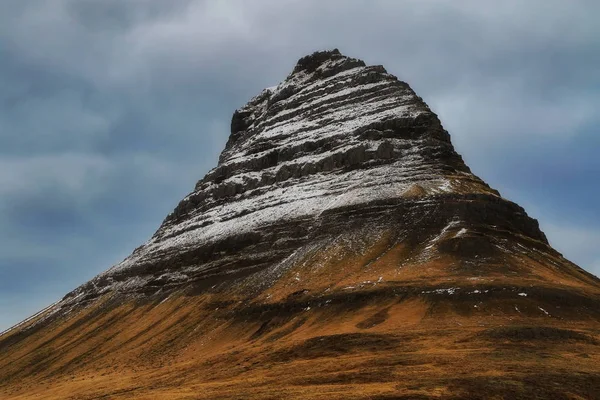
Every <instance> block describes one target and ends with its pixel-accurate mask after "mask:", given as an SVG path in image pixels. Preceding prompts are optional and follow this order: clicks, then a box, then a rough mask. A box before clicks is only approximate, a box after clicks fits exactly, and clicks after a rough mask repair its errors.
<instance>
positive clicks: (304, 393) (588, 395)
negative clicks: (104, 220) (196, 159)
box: [0, 50, 600, 399]
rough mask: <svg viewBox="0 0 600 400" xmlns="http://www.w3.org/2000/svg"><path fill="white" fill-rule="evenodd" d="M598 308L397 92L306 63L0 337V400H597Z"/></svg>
mask: <svg viewBox="0 0 600 400" xmlns="http://www.w3.org/2000/svg"><path fill="white" fill-rule="evenodd" d="M599 300H600V281H599V280H598V279H597V278H596V277H594V276H593V275H591V274H588V273H587V272H585V271H584V270H582V269H581V268H579V267H578V266H576V265H574V264H572V263H571V262H569V261H567V260H566V259H565V258H563V257H562V255H561V254H559V253H558V252H557V251H555V250H554V249H553V248H552V247H551V246H550V245H549V243H548V241H547V239H546V237H545V235H544V233H543V232H542V231H541V230H540V229H539V225H538V223H537V221H536V220H534V219H532V218H531V217H529V216H528V215H527V214H526V212H525V211H524V210H523V209H522V208H521V207H519V206H518V205H517V204H515V203H513V202H511V201H509V200H507V199H505V198H503V197H502V196H501V195H500V194H499V193H498V192H497V191H496V190H494V189H492V188H491V187H489V186H488V185H487V184H486V183H485V182H484V181H482V180H481V179H480V178H478V177H477V176H475V175H474V174H473V173H472V172H471V171H470V169H469V168H468V167H467V166H466V165H465V163H464V161H463V159H462V158H461V156H460V155H458V154H457V153H456V152H455V150H454V148H453V146H452V143H451V141H450V136H449V134H448V132H446V131H445V130H444V128H443V127H442V125H441V123H440V121H439V119H438V118H437V116H436V115H435V114H434V113H433V112H432V111H431V110H430V108H429V107H428V106H427V104H425V103H424V101H423V100H422V99H421V98H420V97H419V96H417V95H416V94H415V92H414V91H413V90H412V89H411V88H410V87H409V85H408V84H406V83H405V82H402V81H399V80H398V79H397V78H396V77H395V76H393V75H391V74H389V73H387V72H386V70H385V69H384V68H383V67H382V66H367V65H365V63H364V62H363V61H361V60H358V59H354V58H350V57H346V56H344V55H342V54H341V53H340V52H339V51H338V50H333V51H324V52H316V53H314V54H312V55H309V56H306V57H303V58H301V59H300V60H299V61H298V63H297V64H296V66H295V68H294V69H293V71H292V72H291V73H290V75H289V76H288V77H287V78H286V79H285V80H284V81H283V82H282V83H280V84H279V85H277V86H275V87H272V88H268V89H265V90H263V91H262V92H261V93H260V94H259V95H258V96H256V97H254V98H253V99H251V100H250V102H248V104H246V105H245V106H244V107H242V108H240V109H239V110H237V111H235V113H234V114H233V118H232V121H231V135H230V137H229V140H228V142H227V144H226V147H225V149H224V150H223V152H222V153H221V156H220V158H219V163H218V165H217V166H216V168H214V169H213V170H211V171H209V172H208V174H207V175H206V176H205V177H204V178H202V179H201V180H200V181H199V182H198V183H197V184H196V186H195V188H194V190H193V191H192V192H191V193H190V194H189V195H188V196H186V197H185V198H184V199H183V200H181V202H180V203H179V204H178V205H177V207H176V208H175V210H174V211H173V212H172V213H171V214H169V215H168V216H167V217H166V218H165V220H164V221H163V223H162V225H161V226H160V227H159V229H158V230H157V231H156V233H155V234H154V235H153V236H152V238H151V239H150V240H149V241H148V242H146V243H145V244H143V245H142V246H140V247H138V248H137V249H135V250H134V251H133V253H132V254H131V255H130V256H129V257H127V258H126V259H125V260H124V261H123V262H121V263H120V264H118V265H115V266H113V267H112V268H110V269H109V270H107V271H106V272H104V273H102V274H100V275H98V276H97V277H96V278H94V279H92V280H91V281H90V282H88V283H86V284H84V285H82V286H80V287H79V288H77V289H75V290H74V291H72V292H71V293H69V294H67V295H66V296H65V297H64V298H63V299H62V300H61V301H59V302H58V303H56V304H53V305H51V306H50V307H48V308H47V309H45V310H43V311H42V312H40V313H38V314H36V315H35V316H33V317H32V318H30V319H28V320H26V321H24V322H23V323H21V324H19V325H17V326H16V327H14V328H12V329H10V330H9V331H7V332H5V333H3V334H2V335H1V336H0V354H1V355H0V397H1V398H3V399H4V398H6V399H12V398H15V399H26V398H55V399H64V398H70V399H100V398H103V399H115V398H136V399H165V398H167V399H171V398H172V399H175V398H177V399H239V398H244V399H252V398H256V399H284V398H285V399H425V398H440V399H463V398H464V399H478V398H481V399H483V398H498V399H501V398H506V399H532V398H537V399H592V398H600V367H599V365H600V302H599Z"/></svg>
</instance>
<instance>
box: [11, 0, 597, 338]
mask: <svg viewBox="0 0 600 400" xmlns="http://www.w3.org/2000/svg"><path fill="white" fill-rule="evenodd" d="M598 15H600V2H598V1H596V0H590V1H584V0H569V1H565V0H539V1H538V0H528V1H526V2H525V1H521V0H507V1H502V2H496V1H481V0H473V1H470V0H462V1H459V0H447V1H443V0H414V1H412V0H389V1H385V0H381V1H376V0H375V1H374V0H364V1H362V0H339V1H336V0H329V1H323V0H314V1H310V0H252V1H246V0H239V1H238V0H227V1H217V0H170V1H165V0H6V1H2V2H0V330H2V329H3V328H7V327H8V326H10V325H12V324H14V323H16V322H18V321H19V320H21V319H23V318H25V317H27V316H28V315H30V314H32V313H34V312H36V311H38V310H39V309H41V308H43V307H44V306H46V305H48V304H50V303H52V302H54V301H56V300H58V299H59V298H60V297H62V296H63V295H64V294H65V293H66V292H68V291H70V290H71V289H73V288H75V287H76V286H78V285H79V284H81V283H83V282H85V281H87V280H88V279H90V278H92V277H93V276H94V275H96V274H97V273H99V272H101V271H103V270H105V269H107V268H108V267H110V266H111V265H112V264H114V263H116V262H118V261H120V260H121V259H123V258H124V257H125V256H127V255H128V254H129V252H130V251H131V250H132V249H133V248H135V247H136V246H137V245H139V244H141V243H142V242H144V241H145V240H146V239H148V238H149V237H150V236H151V234H152V233H153V232H154V230H155V229H156V228H157V227H158V226H159V224H160V223H161V221H162V219H163V218H164V217H165V216H166V215H167V213H168V212H170V211H171V210H172V209H173V208H174V207H175V205H176V204H177V202H178V201H179V200H180V199H181V198H182V197H183V196H184V195H185V194H186V193H187V192H189V191H190V190H191V189H192V188H193V186H194V184H195V182H196V180H198V179H200V178H201V177H202V176H203V175H204V173H206V172H207V171H208V170H209V169H210V168H211V167H212V166H214V165H215V163H216V160H217V157H218V153H219V152H220V150H221V149H222V147H223V146H224V144H225V141H226V140H227V136H228V134H229V122H230V119H231V114H232V113H233V111H234V110H235V109H236V108H238V107H240V106H242V105H243V104H244V103H245V102H246V101H247V100H248V99H249V98H251V97H252V96H253V95H255V94H257V93H258V92H259V91H260V90H261V89H262V88H264V87H267V86H272V85H275V84H277V83H278V82H279V81H281V80H282V79H283V78H285V76H286V75H287V74H288V73H289V72H290V71H291V69H292V68H293V66H294V65H295V62H296V61H297V59H298V58H300V57H302V56H303V55H306V54H308V53H311V52H313V51H315V50H320V49H331V48H335V47H337V48H339V49H340V50H341V51H342V53H344V54H346V55H349V56H352V57H357V58H361V59H364V60H365V61H366V62H367V63H368V64H383V65H385V67H386V68H387V70H388V71H389V72H391V73H393V74H395V75H397V76H398V77H399V78H400V79H402V80H404V81H406V82H408V83H409V84H410V85H411V86H412V87H413V88H414V89H415V90H416V92H417V93H418V94H419V95H420V96H421V97H423V98H424V99H425V101H426V102H427V103H428V104H429V105H430V106H431V108H432V109H433V110H434V111H435V112H436V113H437V114H438V115H439V116H440V118H441V120H442V122H443V123H444V125H445V127H446V129H448V131H449V132H450V134H451V135H452V138H453V141H454V144H455V146H456V148H457V150H458V151H459V152H460V153H461V154H463V156H464V158H465V160H466V161H467V163H468V164H469V165H470V166H471V168H472V169H473V171H474V172H475V173H476V174H477V175H479V176H480V177H482V178H483V179H485V180H486V181H487V182H488V183H490V184H491V185H492V186H494V187H495V188H497V189H498V190H500V192H501V193H502V194H503V195H504V196H505V197H507V198H509V199H511V200H513V201H516V202H517V203H519V204H521V205H522V206H524V207H525V208H526V210H527V211H528V212H529V214H530V215H532V216H533V217H535V218H537V219H539V220H540V224H541V227H542V229H543V230H544V231H545V232H546V233H547V235H548V237H549V239H550V241H551V243H552V244H553V245H554V246H555V247H556V248H557V249H558V250H559V251H561V252H563V253H564V254H565V255H566V256H567V257H568V258H570V259H571V260H573V261H575V262H577V263H578V264H580V265H581V266H582V267H584V268H585V269H587V270H588V271H591V272H593V273H595V274H597V275H600V206H599V205H598V204H599V202H598V197H599V195H600V184H599V180H600V156H599V153H600V132H599V128H600V112H598V105H599V104H600V27H599V26H598V23H597V22H598V21H597V18H598Z"/></svg>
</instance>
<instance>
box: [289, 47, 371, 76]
mask: <svg viewBox="0 0 600 400" xmlns="http://www.w3.org/2000/svg"><path fill="white" fill-rule="evenodd" d="M356 66H362V67H364V66H365V63H364V61H362V60H358V59H355V58H349V57H346V56H344V55H343V54H342V53H340V51H339V50H338V49H333V50H324V51H316V52H314V53H312V54H309V55H307V56H304V57H302V58H300V59H299V60H298V63H297V64H296V66H295V67H294V70H293V71H292V74H297V73H300V72H304V73H307V74H310V73H314V72H315V71H317V70H319V69H320V70H321V71H322V72H326V71H330V70H332V69H335V70H337V71H343V70H344V69H349V68H353V67H356Z"/></svg>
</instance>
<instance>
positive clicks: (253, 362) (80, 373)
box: [0, 239, 600, 400]
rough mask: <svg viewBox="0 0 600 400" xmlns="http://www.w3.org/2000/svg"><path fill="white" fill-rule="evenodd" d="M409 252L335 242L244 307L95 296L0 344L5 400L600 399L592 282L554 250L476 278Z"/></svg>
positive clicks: (596, 295) (233, 299)
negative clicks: (354, 249) (360, 250)
mask: <svg viewBox="0 0 600 400" xmlns="http://www.w3.org/2000/svg"><path fill="white" fill-rule="evenodd" d="M406 251H407V250H406V249H404V248H403V246H402V245H400V244H392V245H390V243H388V242H386V240H385V239H382V240H381V241H380V242H378V243H376V244H375V245H373V246H372V247H371V248H370V249H369V250H368V251H367V252H365V253H364V254H362V255H360V256H357V255H356V254H354V255H352V254H347V251H346V250H345V249H343V248H341V247H340V248H336V247H331V248H329V249H328V251H327V252H326V253H324V252H320V253H318V254H312V255H309V256H307V259H306V260H304V262H302V263H299V264H298V266H297V267H295V268H292V269H290V270H289V271H288V273H287V274H286V275H285V276H284V277H283V278H281V279H279V280H278V281H277V282H276V283H275V284H274V285H273V286H271V287H269V288H268V289H266V290H265V291H263V292H261V293H260V294H259V295H256V296H254V297H252V298H249V297H247V296H244V293H245V287H244V285H243V284H241V285H239V286H237V287H235V288H232V289H230V290H229V291H225V292H215V293H211V292H205V293H200V294H198V293H189V292H186V291H184V290H181V291H179V292H174V293H171V294H170V295H169V296H168V297H166V296H162V297H161V296H158V297H157V296H155V297H149V298H145V299H137V300H136V299H130V300H127V301H123V302H115V301H114V300H111V299H109V298H108V297H106V298H103V299H99V300H97V301H95V302H94V303H92V304H91V305H89V306H88V307H87V308H85V309H83V310H80V311H78V312H76V313H73V314H72V315H69V316H67V317H65V318H62V319H59V320H56V321H53V322H52V323H50V324H41V325H40V326H41V327H33V328H31V329H29V330H23V329H17V330H14V331H12V332H9V333H8V334H6V335H4V336H3V337H0V398H1V399H7V400H8V399H89V400H91V399H381V400H383V399H426V398H427V399H429V398H440V399H595V398H600V304H599V301H598V300H599V299H600V286H599V285H598V281H597V280H596V279H595V278H593V277H591V276H589V275H588V274H585V273H583V272H581V270H579V269H578V268H577V267H575V266H573V265H572V264H569V263H568V262H567V261H566V260H564V259H562V258H561V257H560V256H558V255H556V256H554V257H555V259H554V260H550V261H553V263H549V262H548V260H542V259H539V260H536V258H535V257H527V258H523V257H521V258H519V257H516V256H515V257H513V258H511V259H510V260H509V259H506V260H505V261H506V263H504V264H503V265H493V264H490V265H487V266H486V267H485V269H481V268H480V269H479V270H477V271H474V270H472V268H473V267H468V266H463V265H461V262H459V261H458V260H455V259H452V258H450V257H441V258H437V259H436V260H435V261H431V262H425V263H423V262H418V260H413V262H411V261H410V259H407V257H406ZM557 265H558V266H560V268H559V267H557ZM467 269H468V270H467ZM511 271H513V272H514V273H511ZM452 288H454V289H452ZM519 293H525V294H527V296H523V295H519Z"/></svg>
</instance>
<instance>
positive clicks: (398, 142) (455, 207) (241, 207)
mask: <svg viewBox="0 0 600 400" xmlns="http://www.w3.org/2000/svg"><path fill="white" fill-rule="evenodd" d="M415 221H419V223H418V225H419V226H415ZM450 222H453V231H456V232H458V231H459V230H460V229H462V228H468V227H473V226H478V227H486V228H488V229H490V228H491V227H492V226H494V227H495V228H494V229H496V230H510V231H511V232H513V233H516V234H519V235H524V236H526V237H529V238H531V239H534V240H538V241H540V242H543V243H545V242H546V239H545V238H544V235H543V234H542V233H541V232H540V231H539V229H538V227H537V223H536V222H535V221H534V220H532V219H530V218H529V217H527V216H526V214H525V213H524V211H523V210H522V209H520V208H519V207H518V206H516V205H514V204H513V203H510V202H508V201H506V200H504V199H502V198H500V197H499V194H498V193H497V192H496V191H495V190H493V189H491V188H490V187H488V186H487V185H486V184H485V183H484V182H483V181H481V180H480V179H479V178H477V177H476V176H474V175H473V174H472V173H471V172H470V170H469V168H468V167H467V166H466V165H465V164H464V162H463V160H462V158H461V157H460V156H459V155H458V154H457V153H456V152H455V151H454V149H453V147H452V144H451V142H450V137H449V135H448V133H447V132H446V131H445V130H444V129H443V127H442V125H441V124H440V121H439V120H438V118H437V116H436V115H435V114H434V113H433V112H432V111H431V110H430V109H429V107H428V106H427V105H426V104H425V103H424V102H423V101H422V99H421V98H420V97H418V96H417V95H416V94H415V93H414V92H413V91H412V89H411V88H410V87H409V86H408V84H406V83H404V82H401V81H399V80H398V79H397V78H396V77H395V76H393V75H390V74H388V73H387V72H386V71H385V69H384V68H383V67H382V66H366V65H365V63H364V62H363V61H361V60H357V59H353V58H348V57H345V56H343V55H341V54H340V53H339V51H337V50H334V51H329V52H318V53H315V54H313V55H310V56H307V57H304V58H302V59H300V60H299V61H298V64H297V65H296V67H295V68H294V70H293V72H292V73H291V74H290V75H289V76H288V77H287V79H286V80H285V81H284V82H282V83H281V84H279V85H278V86H276V87H273V88H269V89H265V90H264V91H263V92H261V93H260V94H259V95H258V96H256V97H255V98H253V99H252V100H251V101H250V102H249V103H248V104H247V105H245V106H244V107H242V108H241V109H239V110H237V111H236V112H235V113H234V115H233V118H232V122H231V136H230V139H229V141H228V142H227V145H226V148H225V150H224V151H223V153H222V154H221V156H220V158H219V165H218V166H217V167H216V168H215V169H213V170H212V171H210V172H209V173H208V174H207V175H206V176H205V177H204V178H203V179H202V180H200V181H199V182H198V183H197V185H196V188H195V190H194V191H193V192H192V193H190V194H189V195H188V196H187V197H186V198H184V199H183V200H182V201H181V202H180V204H179V205H178V206H177V208H176V209H175V210H174V211H173V213H171V214H170V215H169V216H168V217H167V218H166V219H165V221H164V222H163V224H162V226H161V227H160V229H159V230H158V231H157V232H156V233H155V234H154V236H153V237H152V239H151V240H150V241H149V242H148V243H146V244H144V245H143V246H141V247H140V248H138V249H136V251H135V252H134V253H133V254H132V255H131V256H130V257H128V258H127V259H126V260H125V261H123V262H122V263H121V264H119V265H117V266H115V267H113V268H112V269H111V270H109V271H108V272H106V273H104V274H102V275H100V276H99V277H98V278H96V279H95V280H93V281H92V282H90V284H88V285H85V286H84V287H82V288H81V289H79V290H78V291H75V292H74V293H72V296H77V295H80V294H81V293H82V291H84V292H85V293H86V295H87V297H89V296H95V295H97V294H100V293H104V292H106V291H108V290H113V289H116V290H120V291H126V292H132V291H134V292H135V291H143V292H148V291H152V290H154V291H157V290H159V289H161V288H164V286H165V285H173V286H175V285H177V284H180V283H184V282H189V281H197V280H199V279H206V278H207V277H209V276H210V277H213V278H214V277H215V276H222V277H223V279H224V280H225V282H226V283H231V278H232V277H236V276H238V275H246V274H247V273H248V272H257V271H259V270H261V269H264V268H268V267H270V266H273V265H275V264H276V263H277V262H278V261H280V260H283V259H285V258H286V257H288V256H289V255H290V254H292V253H293V252H295V251H297V250H298V249H299V248H301V247H302V246H303V245H305V244H306V243H314V242H315V240H316V239H323V238H324V237H327V236H328V235H338V234H339V233H342V232H344V233H346V234H348V233H349V231H351V230H352V229H358V230H362V229H364V227H365V225H368V226H370V227H372V228H373V229H377V230H385V229H389V228H390V227H391V226H393V227H395V230H397V231H399V230H407V229H411V230H413V235H411V236H415V235H414V233H415V231H416V230H418V231H422V232H419V235H418V237H415V238H414V239H415V240H417V241H418V240H425V239H427V237H428V235H429V236H431V235H434V236H435V235H437V234H438V233H439V232H440V230H441V229H443V228H444V227H445V226H448V224H449V223H450ZM390 224H392V225H390ZM404 239H408V238H404ZM213 281H214V279H213V280H211V282H213ZM215 282H218V280H217V281H215Z"/></svg>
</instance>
